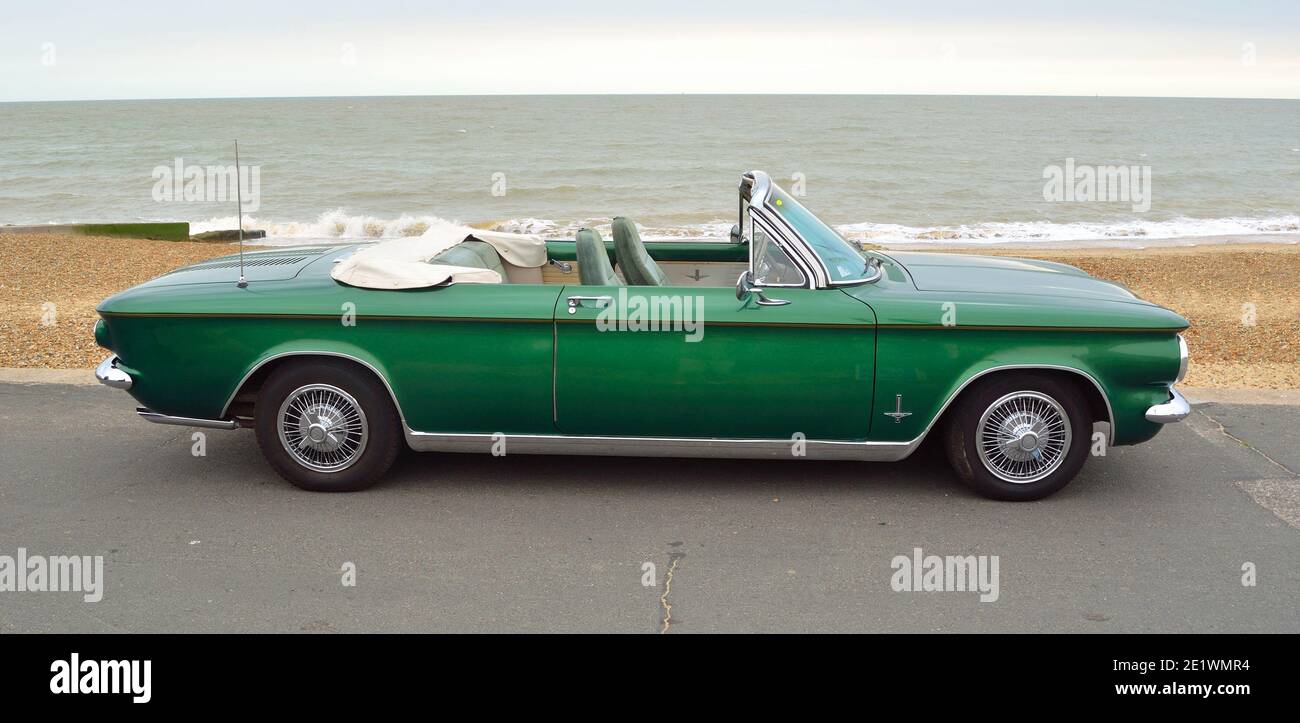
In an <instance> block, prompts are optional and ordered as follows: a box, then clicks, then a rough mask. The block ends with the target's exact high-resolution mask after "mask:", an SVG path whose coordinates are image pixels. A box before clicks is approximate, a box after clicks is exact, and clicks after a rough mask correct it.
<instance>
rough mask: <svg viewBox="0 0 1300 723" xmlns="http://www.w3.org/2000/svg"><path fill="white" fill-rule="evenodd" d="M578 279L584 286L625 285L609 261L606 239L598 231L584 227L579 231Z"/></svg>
mask: <svg viewBox="0 0 1300 723" xmlns="http://www.w3.org/2000/svg"><path fill="white" fill-rule="evenodd" d="M577 241H578V280H579V281H581V282H582V285H583V286H623V285H624V284H623V282H622V280H620V279H619V278H618V276H616V275H615V274H614V267H613V266H611V265H610V263H609V253H608V251H606V249H605V240H604V239H602V238H601V237H600V234H599V233H597V232H596V231H594V230H592V229H589V228H584V229H579V231H578V238H577Z"/></svg>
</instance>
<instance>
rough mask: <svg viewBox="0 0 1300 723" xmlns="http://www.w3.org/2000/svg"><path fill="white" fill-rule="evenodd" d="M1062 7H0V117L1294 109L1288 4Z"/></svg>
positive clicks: (1296, 41)
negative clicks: (1106, 100) (556, 103)
mask: <svg viewBox="0 0 1300 723" xmlns="http://www.w3.org/2000/svg"><path fill="white" fill-rule="evenodd" d="M1066 5H1067V4H1066V3H1058V2H1053V1H1052V0H1046V1H1043V0H1040V1H1037V2H1031V1H1029V0H1009V1H1008V2H995V1H994V0H987V1H986V2H972V1H968V2H956V1H947V0H930V1H928V2H922V1H918V0H911V1H909V2H877V3H864V2H847V1H839V2H836V1H832V0H791V1H788V2H773V1H770V0H748V1H742V0H733V1H731V2H725V3H709V2H706V0H655V1H654V2H638V3H623V2H616V0H590V1H580V0H550V1H547V0H532V1H531V2H525V1H522V0H495V1H493V0H475V1H472V2H471V1H465V2H455V1H453V2H446V1H442V2H440V1H438V0H432V1H427V2H399V1H398V0H313V1H312V2H295V3H287V2H285V3H276V2H271V1H268V0H261V1H259V2H251V1H247V0H232V1H228V2H196V1H195V0H170V1H169V2H152V1H149V0H145V1H141V0H133V1H131V2H109V1H106V0H96V1H93V2H90V1H88V2H60V1H59V0H38V1H36V2H24V1H22V0H4V2H3V6H2V7H0V101H21V100H77V99H116V98H194V97H231V96H234V97H243V96H301V95H438V94H476V93H478V94H493V93H681V92H685V93H941V94H947V93H956V94H1017V95H1116V96H1214V97H1247V98H1300V0H1255V1H1252V0H1242V1H1241V2H1219V1H1209V0H1186V1H1184V2H1168V3H1165V2H1141V1H1139V0H1092V1H1091V2H1074V3H1068V7H1066ZM623 6H626V7H623Z"/></svg>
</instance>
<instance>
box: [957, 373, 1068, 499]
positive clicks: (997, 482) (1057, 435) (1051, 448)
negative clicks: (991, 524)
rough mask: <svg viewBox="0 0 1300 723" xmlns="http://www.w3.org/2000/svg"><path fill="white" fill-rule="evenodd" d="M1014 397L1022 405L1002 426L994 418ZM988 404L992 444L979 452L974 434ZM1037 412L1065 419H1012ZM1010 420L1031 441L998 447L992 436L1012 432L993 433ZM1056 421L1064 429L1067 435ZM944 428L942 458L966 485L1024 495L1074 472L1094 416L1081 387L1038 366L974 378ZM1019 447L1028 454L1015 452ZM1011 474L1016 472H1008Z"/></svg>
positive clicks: (1050, 488)
mask: <svg viewBox="0 0 1300 723" xmlns="http://www.w3.org/2000/svg"><path fill="white" fill-rule="evenodd" d="M1016 404H1020V405H1026V406H1028V409H1026V410H1024V411H1019V412H1016V414H1015V416H1016V418H1015V419H1011V420H1010V421H1008V422H1007V423H1006V425H1007V426H1005V427H1004V426H1002V425H1000V424H998V423H997V420H998V419H999V418H1001V415H1000V414H999V412H1002V413H1006V412H1012V411H1015V410H1014V407H1015V405H1016ZM994 407H996V408H997V409H996V410H995V409H994ZM1034 409H1037V410H1039V414H1038V415H1037V416H1034V415H1032V414H1031V412H1032V411H1033V410H1034ZM986 412H987V413H990V414H991V418H990V420H989V422H988V423H987V424H986V425H985V441H986V443H987V444H986V449H989V450H990V452H989V453H987V454H986V455H985V456H984V457H981V455H980V451H979V448H978V443H979V440H978V435H979V430H980V422H981V419H983V417H984V415H985V414H986ZM1062 412H1063V413H1064V414H1061V413H1062ZM1006 418H1007V419H1009V417H1006ZM1035 418H1038V419H1046V420H1048V421H1049V422H1052V423H1054V422H1055V420H1057V419H1061V420H1064V421H1066V422H1068V427H1063V426H1062V425H1059V424H1057V425H1055V426H1053V425H1052V424H1047V425H1044V426H1042V427H1040V429H1044V430H1048V429H1049V428H1050V430H1051V431H1046V432H1044V433H1042V434H1035V433H1034V432H1033V429H1034V428H1033V427H1026V426H1016V425H1015V424H1013V423H1019V424H1020V425H1024V424H1025V423H1026V422H1027V421H1028V420H1032V419H1035ZM1012 427H1014V428H1016V429H1022V430H1025V432H1024V434H1023V436H1022V437H1021V439H1024V440H1025V444H1027V445H1028V444H1033V445H1034V446H1035V449H1031V450H1022V449H1021V448H1018V447H1017V446H1012V447H1011V449H1010V450H1009V452H1008V450H1007V449H1005V448H1002V447H1000V446H999V445H998V444H997V441H996V440H997V439H1003V440H1007V441H1008V442H1010V440H1011V435H999V434H998V433H997V432H998V430H1000V429H1009V428H1012ZM1062 428H1064V429H1068V432H1069V434H1068V442H1067V441H1066V438H1065V435H1063V434H1062V433H1061V431H1060V430H1061V429H1062ZM944 432H945V447H946V448H947V453H948V461H949V462H950V463H951V464H952V468H953V470H954V471H955V472H956V473H957V476H958V477H959V478H960V479H961V481H962V482H963V483H965V484H966V486H968V487H970V488H971V489H972V490H974V491H975V492H977V493H979V494H981V495H983V496H985V497H990V498H992V499H995V500H1007V501H1012V502H1024V501H1029V500H1038V499H1042V498H1044V497H1047V496H1048V495H1051V494H1053V493H1055V492H1057V491H1058V490H1060V489H1061V488H1062V487H1064V486H1065V485H1066V484H1068V483H1069V482H1070V480H1072V479H1074V477H1075V475H1077V474H1078V473H1079V470H1080V469H1082V468H1083V463H1084V462H1086V461H1088V449H1089V446H1090V444H1091V441H1092V417H1091V415H1090V414H1089V413H1088V404H1087V400H1086V399H1085V398H1084V396H1083V394H1082V393H1081V392H1080V391H1079V389H1078V388H1077V387H1076V386H1075V385H1074V384H1071V383H1070V382H1069V381H1067V380H1063V379H1060V378H1058V377H1053V376H1048V375H1044V374H1018V375H1014V376H1012V375H999V376H997V377H993V378H992V379H989V380H987V381H983V382H977V383H976V384H975V385H974V386H972V387H971V388H970V389H967V390H966V391H965V392H964V393H963V394H962V396H961V398H960V399H958V400H957V403H956V405H955V406H954V407H953V409H952V410H951V411H950V414H949V415H948V419H947V423H946V429H945V430H944ZM1017 444H1018V442H1017ZM1008 454H1010V455H1013V456H1008ZM1021 455H1024V456H1026V457H1028V459H1026V460H1019V459H1017V457H1018V456H1021ZM1049 462H1050V463H1049ZM1035 465H1038V468H1037V469H1036V468H1035ZM1022 467H1023V469H1022ZM1016 475H1020V477H1021V479H1020V480H1015V479H1013V478H1014V477H1015V476H1016Z"/></svg>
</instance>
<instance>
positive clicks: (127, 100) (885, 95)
mask: <svg viewBox="0 0 1300 723" xmlns="http://www.w3.org/2000/svg"><path fill="white" fill-rule="evenodd" d="M623 96H630V97H635V96H645V97H674V96H699V97H716V96H736V97H780V96H786V97H881V98H889V97H893V98H1079V99H1085V98H1094V99H1102V98H1105V99H1123V100H1265V101H1295V100H1300V97H1290V98H1287V97H1276V96H1215V95H1103V94H1100V93H1099V94H1096V95H1077V94H1068V93H1061V94H1054V93H872V92H847V91H846V92H825V93H806V92H805V93H797V92H795V93H743V92H727V91H713V92H667V91H655V92H556V93H396V94H393V93H383V94H359V95H242V96H241V95H214V96H157V97H143V98H59V99H44V100H0V105H16V104H20V103H30V104H38V103H134V102H163V101H202V100H213V101H220V100H334V99H344V98H371V99H391V98H562V97H623Z"/></svg>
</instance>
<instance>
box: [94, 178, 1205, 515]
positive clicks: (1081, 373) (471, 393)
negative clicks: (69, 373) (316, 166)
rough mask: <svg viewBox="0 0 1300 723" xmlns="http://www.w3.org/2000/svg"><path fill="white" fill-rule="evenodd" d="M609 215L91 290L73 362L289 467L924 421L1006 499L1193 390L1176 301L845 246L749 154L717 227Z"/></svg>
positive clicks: (1051, 276)
mask: <svg viewBox="0 0 1300 723" xmlns="http://www.w3.org/2000/svg"><path fill="white" fill-rule="evenodd" d="M612 236H613V239H612V243H609V242H606V241H605V240H603V239H602V238H601V236H600V235H599V234H598V233H597V232H596V231H595V230H589V229H583V230H582V231H579V232H578V234H577V237H576V239H573V240H546V239H542V238H540V237H538V236H528V235H516V234H506V233H499V232H491V231H480V230H475V229H471V228H467V227H463V226H452V225H448V226H447V227H445V228H435V229H430V231H429V232H427V233H426V234H424V235H423V236H421V237H419V238H408V239H397V240H391V241H381V242H377V243H369V244H349V245H318V246H312V247H294V248H275V249H271V250H259V251H256V252H251V251H250V252H248V253H245V254H239V255H232V256H228V257H223V258H217V259H213V260H209V261H205V262H202V263H198V264H195V265H192V266H187V267H185V268H181V269H177V270H176V271H173V272H171V273H168V274H166V275H164V276H161V277H159V278H157V279H154V280H152V281H149V282H147V283H144V284H141V285H140V286H137V287H134V288H132V289H129V290H127V291H124V292H122V293H119V294H117V295H115V296H113V297H110V298H109V299H107V300H105V301H104V302H103V303H102V304H100V306H99V309H98V310H99V313H100V315H101V317H102V318H101V319H100V320H99V322H98V323H97V325H96V327H95V338H96V341H97V342H98V343H99V344H100V345H101V346H103V347H105V348H107V349H109V350H111V351H112V352H113V355H112V356H110V357H109V358H108V359H106V360H105V361H104V362H103V364H101V365H100V366H99V368H98V369H97V371H96V376H97V377H98V378H99V380H100V381H101V382H103V383H104V384H107V385H109V386H111V387H116V388H119V389H124V390H127V391H128V392H129V393H130V394H131V395H132V396H133V397H135V399H136V400H137V401H138V402H139V404H140V405H141V407H140V409H139V414H140V416H142V417H144V418H145V419H147V420H149V421H152V422H158V423H163V424H180V425H190V426H196V427H207V428H216V429H236V428H239V427H252V428H253V429H255V430H256V435H257V440H258V443H259V445H260V446H261V448H262V451H263V453H264V454H265V456H266V458H267V460H268V461H269V462H270V464H271V466H272V467H274V468H275V469H276V471H277V472H279V473H280V474H281V475H283V476H284V477H285V478H287V479H288V480H289V481H291V482H293V483H294V484H296V485H299V486H301V487H304V488H307V489H312V490H355V489H360V488H363V487H366V486H368V485H371V484H373V483H374V482H375V481H376V480H378V479H379V478H380V477H381V476H382V475H383V474H384V473H385V471H386V470H387V469H388V468H389V466H390V465H391V464H392V462H393V460H394V458H395V457H396V456H397V454H398V452H399V450H400V448H401V446H402V445H403V444H406V445H408V446H409V447H411V448H412V449H415V450H421V451H438V452H478V453H483V454H495V455H502V454H516V453H518V454H583V455H630V456H673V457H742V458H785V459H794V460H799V459H835V460H860V461H893V460H901V459H903V458H905V457H907V456H908V455H909V454H911V453H912V452H913V451H915V450H916V449H917V447H918V446H920V444H921V443H922V441H923V440H925V439H926V437H927V436H928V435H929V434H931V433H932V432H933V433H934V434H938V435H941V436H942V442H943V445H944V447H945V448H946V451H947V454H948V457H949V458H950V460H951V462H952V466H953V468H954V469H955V471H956V473H957V476H958V477H960V478H961V479H962V480H963V481H965V482H966V483H967V484H968V485H970V486H971V487H972V488H973V489H974V490H976V491H978V492H979V493H981V494H984V495H987V496H989V497H994V498H998V499H1006V500H1029V499H1037V498H1040V497H1043V496H1045V495H1048V494H1051V493H1052V492H1054V491H1056V490H1058V489H1060V488H1061V487H1063V486H1064V485H1065V484H1066V483H1067V482H1069V481H1070V479H1071V478H1073V477H1074V476H1075V475H1076V474H1077V473H1078V471H1079V469H1080V468H1081V467H1082V466H1083V463H1084V462H1085V460H1086V459H1087V458H1088V456H1089V455H1090V454H1095V453H1097V451H1098V450H1100V449H1104V448H1105V447H1106V446H1108V445H1128V444H1137V443H1139V442H1143V441H1145V440H1148V439H1151V438H1152V437H1153V436H1155V434H1156V433H1157V432H1158V431H1159V430H1160V428H1161V426H1162V425H1164V424H1166V423H1169V422H1175V421H1178V420H1180V419H1182V418H1184V417H1186V416H1187V414H1188V412H1189V407H1188V404H1187V402H1186V400H1184V399H1183V397H1182V396H1181V395H1180V394H1179V393H1178V392H1177V391H1176V390H1175V389H1174V387H1173V385H1174V384H1175V383H1176V382H1178V381H1180V380H1181V379H1182V378H1183V375H1184V374H1185V373H1186V371H1187V345H1186V344H1185V342H1184V341H1183V339H1182V336H1181V335H1180V334H1179V332H1181V331H1183V330H1184V329H1186V328H1187V325H1188V324H1187V321H1186V320H1185V319H1184V318H1183V317H1181V316H1179V315H1178V314H1176V313H1174V312H1172V311H1170V310H1168V309H1165V308H1162V307H1160V306H1156V305H1154V304H1151V303H1148V302H1145V301H1142V300H1141V299H1138V298H1137V297H1136V296H1134V295H1133V294H1132V293H1131V292H1130V291H1128V290H1127V289H1126V288H1124V287H1122V286H1120V285H1118V284H1114V283H1111V282H1107V281H1103V280H1100V279H1096V278H1093V277H1091V276H1089V275H1088V274H1087V273H1085V272H1083V271H1081V270H1080V269H1077V268H1075V267H1072V266H1067V265H1064V264H1057V263H1049V262H1044V261H1030V260H1024V259H1014V258H993V257H981V256H974V255H948V254H933V253H914V252H907V253H884V252H878V251H869V252H864V251H861V250H859V249H858V248H857V247H855V246H853V245H851V244H849V243H848V242H846V241H845V240H844V239H843V238H841V237H840V236H839V235H838V234H837V233H836V232H835V231H834V230H832V229H831V228H830V227H829V226H827V225H826V224H825V223H823V222H822V221H820V220H819V219H818V218H817V217H816V216H814V215H813V214H812V213H811V212H809V211H808V210H807V209H806V208H804V207H803V206H802V205H801V204H800V203H799V202H798V201H797V200H796V199H795V198H794V197H792V196H791V195H790V194H788V193H786V192H785V191H783V190H782V189H781V188H780V187H778V186H777V185H776V184H774V183H773V182H772V181H771V179H770V178H769V177H768V176H767V175H766V174H764V173H762V172H759V171H754V172H752V173H747V174H745V175H744V176H743V177H742V180H741V183H740V203H739V219H738V223H737V224H736V225H735V226H734V227H733V228H732V232H731V238H730V239H729V240H728V241H712V242H702V241H694V242H688V241H653V242H649V243H643V242H642V241H641V239H640V238H639V237H638V234H637V229H636V225H635V224H634V223H632V222H631V221H630V220H628V219H624V218H616V219H614V221H613V225H612ZM1098 423H1101V424H1098ZM1094 429H1096V430H1097V431H1094Z"/></svg>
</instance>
